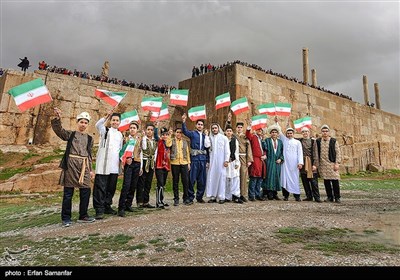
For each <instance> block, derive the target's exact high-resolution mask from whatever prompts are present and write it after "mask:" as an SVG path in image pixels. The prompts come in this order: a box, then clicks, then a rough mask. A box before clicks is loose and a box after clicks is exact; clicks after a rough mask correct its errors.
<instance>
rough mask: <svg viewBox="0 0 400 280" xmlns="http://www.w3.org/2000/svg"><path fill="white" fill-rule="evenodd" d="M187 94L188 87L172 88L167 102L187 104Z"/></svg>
mask: <svg viewBox="0 0 400 280" xmlns="http://www.w3.org/2000/svg"><path fill="white" fill-rule="evenodd" d="M188 96H189V90H188V89H173V90H171V93H170V97H169V104H175V105H181V106H187V103H188Z"/></svg>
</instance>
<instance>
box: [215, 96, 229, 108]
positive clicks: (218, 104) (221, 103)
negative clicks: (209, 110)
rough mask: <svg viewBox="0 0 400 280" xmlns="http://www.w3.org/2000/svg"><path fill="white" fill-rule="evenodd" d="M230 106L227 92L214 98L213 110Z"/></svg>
mask: <svg viewBox="0 0 400 280" xmlns="http://www.w3.org/2000/svg"><path fill="white" fill-rule="evenodd" d="M229 105H231V95H230V93H229V92H226V93H223V94H221V95H218V96H217V97H215V110H218V109H219V108H223V107H226V106H229Z"/></svg>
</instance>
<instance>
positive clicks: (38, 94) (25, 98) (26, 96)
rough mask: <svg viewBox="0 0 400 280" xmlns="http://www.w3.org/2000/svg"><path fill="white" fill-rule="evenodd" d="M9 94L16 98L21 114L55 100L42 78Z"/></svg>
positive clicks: (14, 89)
mask: <svg viewBox="0 0 400 280" xmlns="http://www.w3.org/2000/svg"><path fill="white" fill-rule="evenodd" d="M8 93H9V94H10V95H11V96H12V97H14V101H15V104H16V105H17V107H18V109H19V110H20V111H21V112H24V111H26V110H28V109H29V108H32V107H35V106H37V105H40V104H43V103H47V102H50V101H52V100H53V99H52V98H51V95H50V92H49V90H48V89H47V87H46V86H45V85H44V84H43V80H42V79H40V78H39V79H35V80H32V81H30V82H27V83H24V84H21V85H19V86H16V87H13V88H11V89H10V90H9V91H8Z"/></svg>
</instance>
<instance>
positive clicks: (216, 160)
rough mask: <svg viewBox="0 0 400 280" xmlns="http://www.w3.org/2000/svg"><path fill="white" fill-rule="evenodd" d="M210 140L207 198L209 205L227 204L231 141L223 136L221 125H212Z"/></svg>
mask: <svg viewBox="0 0 400 280" xmlns="http://www.w3.org/2000/svg"><path fill="white" fill-rule="evenodd" d="M209 139H210V144H211V146H210V148H209V155H210V163H209V168H208V172H207V181H206V196H207V197H210V200H209V201H208V202H209V203H213V202H217V199H218V202H219V203H220V204H223V203H225V187H226V168H227V167H228V164H229V158H230V154H231V152H230V149H229V140H228V138H227V137H226V136H225V135H224V134H223V131H222V129H221V127H220V126H219V124H217V123H213V124H211V134H210V136H209Z"/></svg>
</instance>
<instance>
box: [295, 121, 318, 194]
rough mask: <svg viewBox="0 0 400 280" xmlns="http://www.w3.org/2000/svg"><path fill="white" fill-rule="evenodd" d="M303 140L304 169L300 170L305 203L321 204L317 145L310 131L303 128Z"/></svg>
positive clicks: (301, 141) (301, 139) (301, 140)
mask: <svg viewBox="0 0 400 280" xmlns="http://www.w3.org/2000/svg"><path fill="white" fill-rule="evenodd" d="M301 134H302V135H303V138H300V139H299V141H300V143H301V146H302V148H303V161H304V165H303V168H302V169H301V170H300V177H301V182H302V183H303V187H304V191H305V193H306V196H307V197H306V198H305V199H303V201H313V198H314V200H315V202H321V198H320V196H319V188H318V173H317V168H318V165H319V159H318V149H317V143H316V142H315V140H314V139H312V138H310V129H309V128H308V127H303V128H302V129H301Z"/></svg>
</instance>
